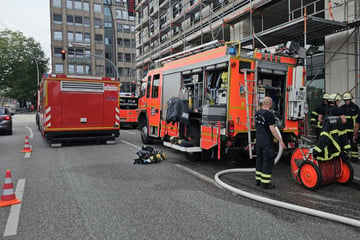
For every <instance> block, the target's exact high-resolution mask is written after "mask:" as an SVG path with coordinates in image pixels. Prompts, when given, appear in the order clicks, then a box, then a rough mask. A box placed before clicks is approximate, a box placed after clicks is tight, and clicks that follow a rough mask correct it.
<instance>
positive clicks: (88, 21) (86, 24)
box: [84, 17, 90, 27]
mask: <svg viewBox="0 0 360 240" xmlns="http://www.w3.org/2000/svg"><path fill="white" fill-rule="evenodd" d="M84 27H90V18H89V17H84Z"/></svg>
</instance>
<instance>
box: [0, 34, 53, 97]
mask: <svg viewBox="0 0 360 240" xmlns="http://www.w3.org/2000/svg"><path fill="white" fill-rule="evenodd" d="M48 63H49V59H48V58H46V57H45V53H44V51H43V50H42V49H41V46H40V43H39V42H36V41H35V40H34V39H33V38H26V37H25V36H24V35H23V34H22V33H21V32H13V31H11V30H8V29H6V30H4V31H2V32H0V91H1V92H2V95H4V96H5V97H9V98H13V99H17V100H18V101H19V102H26V101H32V102H33V101H34V93H36V92H37V88H38V86H37V79H38V76H37V74H38V73H37V66H36V64H37V65H38V68H39V78H40V79H41V76H42V75H43V74H44V73H46V72H47V71H48V67H47V66H48Z"/></svg>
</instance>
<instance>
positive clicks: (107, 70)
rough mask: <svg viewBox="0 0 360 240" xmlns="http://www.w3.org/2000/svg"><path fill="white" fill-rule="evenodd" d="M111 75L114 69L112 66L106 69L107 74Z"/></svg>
mask: <svg viewBox="0 0 360 240" xmlns="http://www.w3.org/2000/svg"><path fill="white" fill-rule="evenodd" d="M110 73H113V67H112V66H111V67H110V66H108V67H106V74H110Z"/></svg>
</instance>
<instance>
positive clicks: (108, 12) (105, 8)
mask: <svg viewBox="0 0 360 240" xmlns="http://www.w3.org/2000/svg"><path fill="white" fill-rule="evenodd" d="M104 15H105V16H111V13H110V9H109V7H104Z"/></svg>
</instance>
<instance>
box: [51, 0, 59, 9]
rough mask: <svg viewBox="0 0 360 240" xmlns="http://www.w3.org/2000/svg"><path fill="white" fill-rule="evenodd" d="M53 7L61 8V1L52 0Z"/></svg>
mask: <svg viewBox="0 0 360 240" xmlns="http://www.w3.org/2000/svg"><path fill="white" fill-rule="evenodd" d="M52 3H53V7H58V8H61V0H53V1H52Z"/></svg>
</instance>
